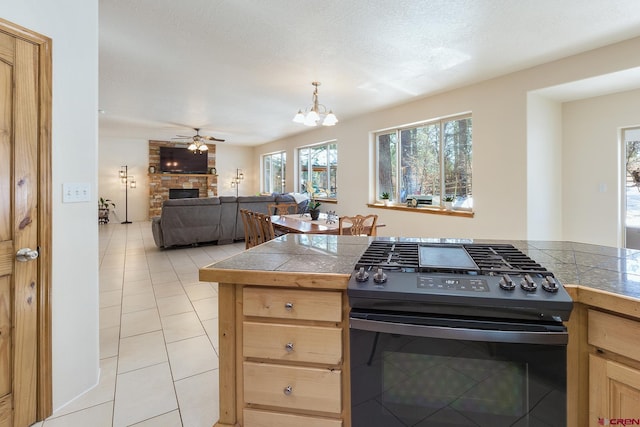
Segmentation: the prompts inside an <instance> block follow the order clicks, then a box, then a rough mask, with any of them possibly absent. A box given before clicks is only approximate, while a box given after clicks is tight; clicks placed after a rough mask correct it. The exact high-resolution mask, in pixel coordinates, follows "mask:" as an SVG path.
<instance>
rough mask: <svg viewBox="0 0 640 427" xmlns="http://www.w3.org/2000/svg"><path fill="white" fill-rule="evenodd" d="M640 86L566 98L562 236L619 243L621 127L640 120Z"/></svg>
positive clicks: (631, 124)
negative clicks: (639, 88) (583, 98)
mask: <svg viewBox="0 0 640 427" xmlns="http://www.w3.org/2000/svg"><path fill="white" fill-rule="evenodd" d="M639 112H640V90H635V91H628V92H624V93H618V94H613V95H608V96H600V97H596V98H590V99H585V100H581V101H575V102H569V103H565V104H564V105H563V108H562V114H563V118H564V120H563V121H564V128H563V158H564V159H565V161H564V162H563V165H564V167H563V177H562V178H563V190H562V191H563V211H564V221H563V230H564V233H563V238H564V239H565V240H574V241H582V242H584V241H587V242H589V243H596V244H601V245H608V246H621V245H622V243H623V240H622V234H621V230H622V223H621V197H622V194H621V191H622V190H621V189H622V188H623V181H622V180H623V174H624V171H623V170H622V167H621V166H622V159H623V152H622V146H621V142H620V129H621V128H623V127H631V126H638V125H640V113H639Z"/></svg>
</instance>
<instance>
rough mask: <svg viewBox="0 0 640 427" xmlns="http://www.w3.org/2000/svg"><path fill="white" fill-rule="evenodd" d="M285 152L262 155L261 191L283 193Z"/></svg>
mask: <svg viewBox="0 0 640 427" xmlns="http://www.w3.org/2000/svg"><path fill="white" fill-rule="evenodd" d="M286 164H287V153H285V152H284V151H281V152H279V153H273V154H265V155H264V156H262V171H263V172H262V173H263V175H262V191H264V192H266V193H284V187H285V177H286V175H285V172H286Z"/></svg>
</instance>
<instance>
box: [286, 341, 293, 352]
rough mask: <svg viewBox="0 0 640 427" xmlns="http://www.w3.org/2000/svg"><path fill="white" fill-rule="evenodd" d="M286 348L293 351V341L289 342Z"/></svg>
mask: <svg viewBox="0 0 640 427" xmlns="http://www.w3.org/2000/svg"><path fill="white" fill-rule="evenodd" d="M284 348H285V349H286V350H287V351H288V352H292V351H293V343H292V342H288V343H287V344H285V346H284Z"/></svg>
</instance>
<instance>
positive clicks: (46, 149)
mask: <svg viewBox="0 0 640 427" xmlns="http://www.w3.org/2000/svg"><path fill="white" fill-rule="evenodd" d="M0 31H3V32H5V33H8V34H11V35H12V36H14V37H17V38H19V39H22V40H24V41H27V42H29V43H32V44H35V45H37V47H38V69H37V73H38V86H39V88H38V93H37V97H38V117H39V119H38V120H39V121H38V169H39V171H38V175H39V176H38V180H39V185H40V191H39V192H38V195H37V200H38V205H39V209H38V212H39V213H38V224H39V227H38V231H37V235H38V242H39V250H40V259H39V263H38V279H37V280H38V290H39V292H38V294H37V301H38V325H37V328H38V349H37V358H38V372H37V407H36V416H37V418H38V420H43V419H45V418H46V417H48V416H49V415H51V414H52V413H53V381H52V361H51V348H52V345H51V312H52V310H51V271H52V254H51V243H52V232H51V227H52V224H51V217H52V215H51V212H52V202H51V200H52V199H51V151H52V149H51V128H52V118H51V117H52V52H51V49H52V40H51V39H50V38H49V37H46V36H44V35H42V34H38V33H36V32H34V31H31V30H28V29H26V28H24V27H22V26H20V25H17V24H14V23H12V22H9V21H6V20H4V19H2V18H0Z"/></svg>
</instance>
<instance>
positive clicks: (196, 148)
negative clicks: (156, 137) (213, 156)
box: [172, 128, 224, 154]
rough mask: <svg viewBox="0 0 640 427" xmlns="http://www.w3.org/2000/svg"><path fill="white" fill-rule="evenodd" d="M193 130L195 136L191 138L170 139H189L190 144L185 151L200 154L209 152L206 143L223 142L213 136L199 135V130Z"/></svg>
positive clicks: (178, 137)
mask: <svg viewBox="0 0 640 427" xmlns="http://www.w3.org/2000/svg"><path fill="white" fill-rule="evenodd" d="M193 130H195V131H196V134H195V135H193V136H186V135H178V136H177V137H176V138H172V139H191V144H189V146H188V147H187V149H188V150H190V151H193V152H194V153H195V152H200V154H202V153H203V152H205V151H208V150H209V147H208V146H207V141H218V142H224V139H219V138H215V137H213V136H203V135H200V128H193Z"/></svg>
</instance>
